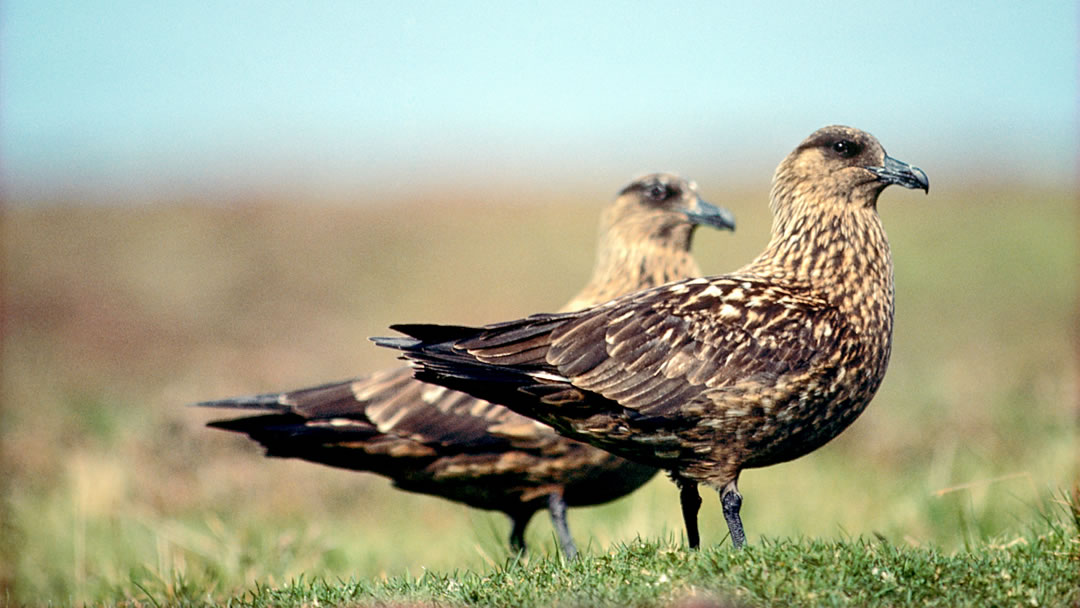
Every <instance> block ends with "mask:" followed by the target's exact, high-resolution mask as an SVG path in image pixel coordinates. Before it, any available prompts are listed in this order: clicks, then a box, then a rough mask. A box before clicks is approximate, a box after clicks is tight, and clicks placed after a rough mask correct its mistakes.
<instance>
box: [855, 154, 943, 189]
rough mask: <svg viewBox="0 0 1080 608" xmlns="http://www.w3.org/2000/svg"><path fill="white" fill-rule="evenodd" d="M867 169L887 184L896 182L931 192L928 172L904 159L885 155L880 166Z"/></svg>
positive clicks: (906, 186)
mask: <svg viewBox="0 0 1080 608" xmlns="http://www.w3.org/2000/svg"><path fill="white" fill-rule="evenodd" d="M866 170H867V171H869V172H871V173H873V174H874V175H876V176H877V178H878V181H881V182H883V183H884V184H886V185H889V184H896V185H898V186H903V187H905V188H911V189H914V190H923V191H925V192H926V193H927V194H929V193H930V178H929V177H927V176H926V172H925V171H923V170H922V169H920V168H918V167H912V166H911V165H909V164H907V163H905V162H904V161H902V160H896V159H895V158H893V157H891V156H886V157H885V163H884V164H883V165H882V166H880V167H867V168H866Z"/></svg>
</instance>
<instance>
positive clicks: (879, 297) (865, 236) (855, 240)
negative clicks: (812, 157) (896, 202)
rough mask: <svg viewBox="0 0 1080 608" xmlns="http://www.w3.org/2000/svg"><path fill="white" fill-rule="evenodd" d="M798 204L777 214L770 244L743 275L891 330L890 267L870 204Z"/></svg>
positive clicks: (885, 244) (886, 246) (882, 232)
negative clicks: (808, 294) (803, 291)
mask: <svg viewBox="0 0 1080 608" xmlns="http://www.w3.org/2000/svg"><path fill="white" fill-rule="evenodd" d="M798 204H799V203H798V201H796V202H795V203H794V204H789V205H784V206H783V208H784V209H787V210H791V211H795V212H793V213H777V214H776V217H775V219H774V222H773V235H772V240H771V241H770V242H769V245H768V247H766V248H765V251H764V252H762V254H761V255H760V256H758V258H757V259H756V260H754V261H753V262H752V263H750V264H749V265H748V266H747V267H745V268H744V272H748V273H750V274H754V275H760V276H763V277H767V278H769V279H770V280H773V281H779V282H783V283H789V284H792V285H798V286H799V287H802V288H808V289H810V291H812V292H813V293H814V294H815V295H818V296H820V297H823V298H824V299H826V300H828V301H829V302H831V303H832V304H833V305H834V306H836V307H838V308H839V309H841V310H842V311H846V312H852V311H860V312H862V313H869V314H868V315H867V316H866V320H867V321H868V322H871V319H876V321H873V323H874V324H878V323H881V324H884V325H887V326H888V327H891V324H892V311H893V268H892V257H891V254H890V252H889V242H888V240H887V239H886V237H885V229H884V227H883V226H882V225H881V218H880V217H878V214H877V210H876V209H875V208H874V205H872V204H871V205H866V206H855V205H849V204H837V205H832V206H829V207H828V208H826V209H821V208H820V206H810V205H806V206H803V208H802V209H798V208H797V207H798Z"/></svg>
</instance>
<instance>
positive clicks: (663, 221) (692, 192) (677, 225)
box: [606, 173, 735, 241]
mask: <svg viewBox="0 0 1080 608" xmlns="http://www.w3.org/2000/svg"><path fill="white" fill-rule="evenodd" d="M606 223H607V225H608V227H609V229H615V230H620V229H627V230H635V231H637V232H638V233H639V237H645V238H648V237H652V238H659V239H674V240H678V241H681V240H684V239H687V238H689V235H690V233H691V232H693V229H694V227H696V226H701V225H704V226H712V227H713V228H717V229H721V230H734V229H735V216H734V215H733V214H732V213H731V212H730V211H728V210H727V209H724V208H721V207H717V206H716V205H713V204H710V203H708V202H706V201H705V200H703V199H702V198H701V194H700V193H699V192H698V187H697V184H696V183H694V182H693V181H691V180H688V179H685V178H683V177H680V176H678V175H675V174H672V173H652V174H649V175H645V176H643V177H640V178H638V179H636V180H634V181H633V182H631V183H630V184H629V185H627V186H626V187H625V188H623V189H622V190H621V191H620V192H619V195H618V197H616V199H615V201H614V202H613V203H612V204H611V206H610V207H609V208H608V211H607V213H606Z"/></svg>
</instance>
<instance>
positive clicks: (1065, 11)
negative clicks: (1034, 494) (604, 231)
mask: <svg viewBox="0 0 1080 608" xmlns="http://www.w3.org/2000/svg"><path fill="white" fill-rule="evenodd" d="M904 8H905V11H904V12H902V13H898V12H897V10H896V5H888V4H868V5H858V6H853V5H849V4H841V3H826V4H824V5H815V6H814V7H809V6H805V5H803V4H801V3H794V2H790V3H782V5H781V6H777V5H773V7H772V8H771V10H769V11H764V10H761V9H755V8H753V7H750V6H746V5H738V6H721V5H717V4H712V3H690V4H681V5H679V6H678V7H675V8H667V7H662V5H659V4H646V3H633V4H628V5H619V8H617V9H613V8H608V5H592V4H587V5H579V4H577V3H570V2H557V3H547V4H544V5H542V6H541V5H528V6H521V5H510V4H502V3H484V2H470V3H466V4H455V5H454V6H453V7H452V8H449V7H448V6H447V5H442V4H438V3H423V4H409V5H377V4H364V3H348V2H317V3H312V4H305V5H297V4H292V3H273V2H271V3H265V2H261V3H256V2H250V1H244V2H236V3H231V4H229V5H228V6H227V7H223V8H218V9H216V10H213V11H212V10H210V9H207V8H203V7H198V6H193V5H186V4H184V5H172V4H160V5H155V6H151V5H147V4H144V3H138V2H132V1H113V2H106V1H98V2H89V3H82V4H80V5H79V6H78V7H77V8H72V7H63V8H61V7H60V6H59V5H56V4H52V3H42V2H28V1H26V0H16V1H12V2H7V3H4V4H3V5H0V14H2V17H3V19H2V25H0V34H2V44H3V53H2V54H0V73H2V74H3V75H4V77H3V79H2V83H0V112H2V120H0V152H2V158H3V161H2V164H0V176H2V181H3V191H4V197H5V199H6V200H8V201H30V202H33V201H36V200H50V199H57V198H69V199H78V198H85V199H87V200H108V199H110V198H112V197H115V198H116V199H117V200H132V199H139V198H145V197H148V196H160V197H165V198H168V197H169V196H188V197H195V198H199V197H205V198H208V199H227V198H229V197H231V196H241V195H243V194H244V193H248V194H252V193H254V194H255V195H259V194H260V193H263V194H265V193H275V192H278V193H282V195H284V196H296V197H302V198H307V197H310V198H312V199H318V198H319V197H341V196H347V197H349V198H356V199H359V200H364V199H365V198H370V199H375V198H378V197H381V196H387V195H394V194H395V193H396V194H401V193H408V192H413V191H421V190H423V189H424V188H425V187H430V186H433V185H435V184H438V183H450V184H453V185H454V187H460V188H462V189H465V190H467V189H468V188H470V187H476V188H481V189H482V188H484V187H485V186H486V185H489V184H511V183H521V184H525V185H526V186H528V187H536V188H540V189H549V190H550V189H555V190H558V189H559V187H558V186H559V185H560V184H588V185H589V188H591V189H593V190H595V191H598V192H608V191H613V190H614V189H615V188H617V187H618V186H619V185H621V184H623V183H625V182H626V181H627V180H628V179H629V178H630V177H632V176H634V175H638V174H641V173H643V172H646V171H653V170H674V171H678V172H681V173H684V174H686V175H689V176H691V177H693V178H696V179H698V180H702V181H703V180H706V179H709V180H713V181H714V183H711V184H708V185H709V186H710V187H711V188H712V189H714V190H718V189H721V188H723V187H724V186H726V185H729V184H736V185H738V186H740V187H755V188H756V187H760V185H761V184H762V183H766V184H767V183H768V179H769V178H770V177H771V172H772V169H773V167H775V165H776V163H777V162H778V161H779V160H780V159H781V158H782V157H783V156H784V155H785V154H787V152H788V151H790V150H791V148H792V147H794V145H795V144H797V143H798V142H799V141H800V140H801V139H803V138H804V137H805V136H806V135H808V134H809V133H810V132H811V131H813V130H814V129H816V128H818V127H820V126H823V125H825V124H833V123H843V124H850V125H852V126H857V127H860V128H863V129H866V130H868V131H870V132H872V133H874V134H875V135H877V136H878V137H879V139H881V141H882V143H883V144H884V145H885V147H886V149H887V150H888V151H889V152H890V154H892V155H894V156H896V157H898V158H901V159H903V160H906V161H908V162H911V163H913V164H916V165H919V166H921V167H923V168H924V169H925V170H926V171H927V172H928V173H929V174H930V176H931V180H932V182H934V183H935V185H938V184H939V183H941V180H943V179H944V180H945V181H946V182H947V181H949V180H956V181H959V180H963V179H969V180H970V179H975V180H979V179H993V180H999V181H1011V182H1019V183H1025V182H1033V181H1042V182H1048V183H1051V184H1059V185H1063V186H1071V185H1072V184H1073V181H1074V173H1075V171H1076V152H1077V123H1076V116H1075V114H1076V107H1075V106H1076V88H1077V86H1076V83H1077V79H1076V66H1077V61H1076V59H1077V45H1076V42H1077V41H1076V38H1077V36H1076V30H1077V19H1076V9H1075V7H1074V5H1073V3H1070V2H1064V1H1055V2H1050V3H1045V4H1042V5H1040V6H1039V8H1038V10H1034V9H1032V8H1025V7H1013V6H999V5H993V6H990V5H985V4H981V3H952V4H949V5H940V4H939V3H930V2H915V3H913V4H909V5H905V6H904ZM766 12H767V13H769V15H768V16H767V15H766Z"/></svg>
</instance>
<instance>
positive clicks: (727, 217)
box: [683, 198, 735, 232]
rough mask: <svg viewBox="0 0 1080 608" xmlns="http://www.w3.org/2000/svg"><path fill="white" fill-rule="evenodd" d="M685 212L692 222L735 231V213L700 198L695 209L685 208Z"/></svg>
mask: <svg viewBox="0 0 1080 608" xmlns="http://www.w3.org/2000/svg"><path fill="white" fill-rule="evenodd" d="M683 213H684V214H686V217H688V218H690V222H691V223H694V224H698V225H706V226H712V227H713V228H717V229H719V230H731V231H733V232H734V231H735V214H734V213H732V212H730V211H728V210H727V209H724V208H723V207H717V206H716V205H714V204H712V203H708V202H706V201H703V200H701V199H700V198H699V199H697V201H696V202H695V204H694V208H693V209H683Z"/></svg>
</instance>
